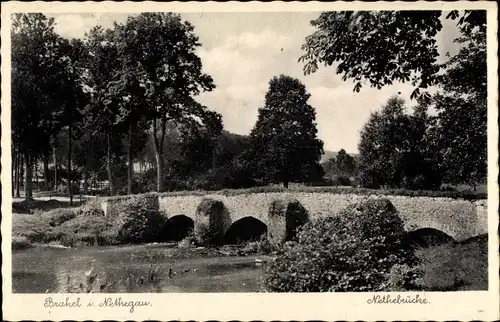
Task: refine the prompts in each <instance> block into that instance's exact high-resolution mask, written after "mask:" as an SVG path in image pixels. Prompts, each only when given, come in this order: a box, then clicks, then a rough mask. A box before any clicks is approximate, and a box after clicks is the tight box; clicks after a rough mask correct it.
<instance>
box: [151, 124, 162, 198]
mask: <svg viewBox="0 0 500 322" xmlns="http://www.w3.org/2000/svg"><path fill="white" fill-rule="evenodd" d="M157 131H158V128H157V119H156V118H154V119H153V131H152V133H151V135H152V136H153V142H154V144H153V145H154V147H155V159H156V190H157V192H163V190H164V174H163V142H164V139H165V131H166V120H161V129H160V140H159V141H158V136H157V134H158V133H157Z"/></svg>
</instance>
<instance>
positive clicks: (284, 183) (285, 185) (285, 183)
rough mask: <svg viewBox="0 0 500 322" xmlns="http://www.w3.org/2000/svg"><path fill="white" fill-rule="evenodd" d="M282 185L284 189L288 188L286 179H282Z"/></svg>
mask: <svg viewBox="0 0 500 322" xmlns="http://www.w3.org/2000/svg"><path fill="white" fill-rule="evenodd" d="M283 187H285V188H286V189H288V180H287V179H285V180H284V181H283Z"/></svg>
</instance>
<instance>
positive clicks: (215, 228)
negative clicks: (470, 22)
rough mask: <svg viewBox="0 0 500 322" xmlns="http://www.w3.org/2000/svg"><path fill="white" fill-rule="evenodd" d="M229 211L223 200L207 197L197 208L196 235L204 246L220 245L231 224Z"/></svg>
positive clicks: (197, 239) (199, 242)
mask: <svg viewBox="0 0 500 322" xmlns="http://www.w3.org/2000/svg"><path fill="white" fill-rule="evenodd" d="M230 222H231V220H230V218H229V213H228V211H227V209H226V207H225V206H224V204H223V203H222V201H219V200H214V199H210V198H205V199H203V200H201V202H200V204H199V205H198V207H197V208H196V223H195V227H194V235H195V237H196V241H197V243H198V244H200V245H203V246H215V245H220V244H221V243H222V241H223V237H224V232H225V231H227V229H228V228H229V226H230Z"/></svg>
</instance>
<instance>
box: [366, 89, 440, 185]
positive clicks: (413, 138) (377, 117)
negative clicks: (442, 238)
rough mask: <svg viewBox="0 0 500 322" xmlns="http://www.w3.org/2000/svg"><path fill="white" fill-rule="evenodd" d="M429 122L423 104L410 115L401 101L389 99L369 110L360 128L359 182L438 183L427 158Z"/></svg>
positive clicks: (433, 167) (429, 149)
mask: <svg viewBox="0 0 500 322" xmlns="http://www.w3.org/2000/svg"><path fill="white" fill-rule="evenodd" d="M428 126H429V122H428V119H427V115H426V110H425V105H422V106H417V107H416V108H415V111H414V113H413V115H409V114H407V112H406V107H405V102H404V101H403V100H402V99H400V98H397V97H392V98H391V99H389V101H388V102H387V104H386V105H385V106H383V108H382V110H381V111H379V112H375V113H372V114H371V116H370V119H369V120H368V122H367V123H366V124H365V125H364V127H363V129H362V131H361V139H360V142H359V145H358V149H359V170H360V172H361V181H362V185H364V186H366V187H369V188H379V187H380V186H387V187H405V188H410V189H423V188H426V189H429V188H436V187H438V186H439V184H440V176H439V175H438V173H437V171H436V170H437V165H436V164H434V163H432V161H433V159H432V158H429V156H430V153H429V152H428V151H431V148H430V147H428V146H427V145H426V144H427V142H428V139H427V136H426V133H427V130H428Z"/></svg>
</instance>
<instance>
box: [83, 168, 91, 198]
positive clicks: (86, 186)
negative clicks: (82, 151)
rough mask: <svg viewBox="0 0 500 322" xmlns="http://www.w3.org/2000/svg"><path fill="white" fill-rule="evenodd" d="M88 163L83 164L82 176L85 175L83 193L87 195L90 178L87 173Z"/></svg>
mask: <svg viewBox="0 0 500 322" xmlns="http://www.w3.org/2000/svg"><path fill="white" fill-rule="evenodd" d="M87 172H88V171H87V165H84V166H83V171H82V176H83V194H84V195H87V194H88V192H89V178H88V173H87Z"/></svg>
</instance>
